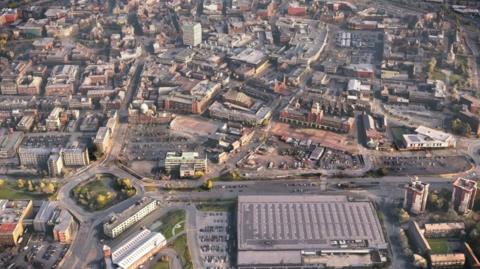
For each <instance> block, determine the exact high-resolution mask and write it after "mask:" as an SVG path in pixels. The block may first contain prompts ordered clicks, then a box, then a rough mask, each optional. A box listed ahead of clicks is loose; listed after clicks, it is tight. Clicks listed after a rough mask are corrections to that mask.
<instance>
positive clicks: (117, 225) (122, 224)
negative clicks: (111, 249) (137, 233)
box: [103, 197, 158, 238]
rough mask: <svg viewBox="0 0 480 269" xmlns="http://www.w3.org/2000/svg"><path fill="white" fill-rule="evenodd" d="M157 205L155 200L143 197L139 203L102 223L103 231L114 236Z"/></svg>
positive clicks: (109, 235)
mask: <svg viewBox="0 0 480 269" xmlns="http://www.w3.org/2000/svg"><path fill="white" fill-rule="evenodd" d="M157 206H158V204H157V201H156V200H153V199H150V198H146V197H145V198H144V199H143V200H142V201H141V202H140V203H137V204H135V205H133V206H131V207H130V208H128V209H127V210H125V211H123V212H122V213H121V214H119V215H116V214H113V215H112V216H111V217H110V221H108V222H105V223H104V224H103V233H104V234H105V235H106V236H108V237H110V238H115V237H117V236H118V235H119V234H121V233H123V232H124V231H125V230H126V229H128V228H129V227H130V226H132V225H133V224H135V223H137V222H138V221H140V220H141V219H143V218H144V217H145V216H147V215H148V214H150V213H151V212H153V211H154V210H155V209H157Z"/></svg>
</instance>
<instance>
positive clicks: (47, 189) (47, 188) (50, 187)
mask: <svg viewBox="0 0 480 269" xmlns="http://www.w3.org/2000/svg"><path fill="white" fill-rule="evenodd" d="M42 190H43V192H45V193H48V194H52V193H54V192H55V185H54V184H53V183H52V182H49V183H48V184H47V185H46V186H45V187H44V189H42Z"/></svg>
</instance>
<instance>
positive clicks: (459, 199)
mask: <svg viewBox="0 0 480 269" xmlns="http://www.w3.org/2000/svg"><path fill="white" fill-rule="evenodd" d="M476 195H477V182H475V181H474V180H471V179H466V178H461V177H459V178H457V179H456V180H455V181H454V182H453V192H452V205H453V208H454V209H455V210H456V211H457V212H458V213H460V214H466V213H469V212H470V211H471V210H472V208H473V204H474V203H475V197H476Z"/></svg>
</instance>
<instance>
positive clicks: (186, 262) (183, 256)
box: [172, 235, 193, 269]
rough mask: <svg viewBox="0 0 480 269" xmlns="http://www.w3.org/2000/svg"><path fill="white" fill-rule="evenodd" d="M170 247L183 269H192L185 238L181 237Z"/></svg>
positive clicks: (184, 236)
mask: <svg viewBox="0 0 480 269" xmlns="http://www.w3.org/2000/svg"><path fill="white" fill-rule="evenodd" d="M172 247H173V248H174V249H175V251H176V252H177V253H178V255H179V257H180V260H181V262H182V268H183V269H193V264H192V258H191V256H190V251H189V249H188V245H187V236H186V235H181V236H179V237H178V238H177V239H176V240H175V241H173V243H172Z"/></svg>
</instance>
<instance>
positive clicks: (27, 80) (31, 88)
mask: <svg viewBox="0 0 480 269" xmlns="http://www.w3.org/2000/svg"><path fill="white" fill-rule="evenodd" d="M42 82H43V79H42V78H41V77H34V76H25V77H23V78H21V79H20V81H19V82H18V85H17V93H18V94H19V95H38V94H40V89H41V87H42Z"/></svg>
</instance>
